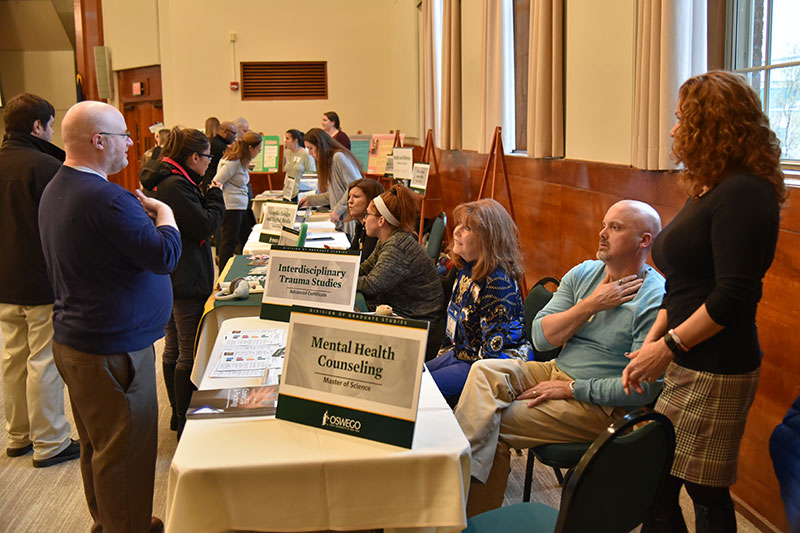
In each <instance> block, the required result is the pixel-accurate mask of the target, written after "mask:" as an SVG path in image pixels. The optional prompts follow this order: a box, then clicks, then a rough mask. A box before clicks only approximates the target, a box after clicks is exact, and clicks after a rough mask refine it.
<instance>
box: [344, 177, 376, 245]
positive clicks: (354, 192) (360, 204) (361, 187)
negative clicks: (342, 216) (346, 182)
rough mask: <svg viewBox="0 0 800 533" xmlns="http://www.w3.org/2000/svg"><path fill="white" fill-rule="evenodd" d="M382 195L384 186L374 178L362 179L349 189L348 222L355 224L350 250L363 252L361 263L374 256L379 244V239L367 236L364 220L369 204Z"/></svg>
mask: <svg viewBox="0 0 800 533" xmlns="http://www.w3.org/2000/svg"><path fill="white" fill-rule="evenodd" d="M382 193H383V185H381V184H380V183H379V182H378V180H374V179H372V178H361V179H360V180H356V181H354V182H353V183H351V184H350V186H349V187H348V188H347V220H352V221H354V222H355V230H354V231H353V240H352V241H351V242H350V249H351V250H361V261H365V260H366V259H367V258H368V257H369V256H370V255H372V251H373V250H374V249H375V245H376V244H378V239H377V238H375V237H370V236H369V235H367V232H366V230H365V229H364V222H363V220H364V214H365V213H366V211H367V206H368V205H369V203H370V202H371V201H372V199H373V198H375V197H376V196H378V195H379V194H382Z"/></svg>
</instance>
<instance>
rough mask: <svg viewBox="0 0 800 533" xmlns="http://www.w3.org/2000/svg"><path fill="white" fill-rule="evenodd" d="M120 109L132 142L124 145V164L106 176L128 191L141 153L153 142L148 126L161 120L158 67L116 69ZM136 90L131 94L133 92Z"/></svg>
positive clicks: (135, 185)
mask: <svg viewBox="0 0 800 533" xmlns="http://www.w3.org/2000/svg"><path fill="white" fill-rule="evenodd" d="M117 81H118V84H117V87H119V93H120V94H119V97H120V110H121V111H122V116H123V117H125V123H126V124H127V126H128V131H130V132H131V140H132V141H133V146H131V147H130V148H129V149H128V166H127V167H125V170H123V171H122V172H120V173H118V174H116V175H114V176H110V177H109V179H110V180H111V181H113V182H114V183H117V184H119V185H121V186H123V187H125V188H126V189H128V190H129V191H133V190H134V189H138V188H139V169H140V168H141V161H142V156H144V153H145V152H146V151H147V150H149V149H150V148H152V147H153V146H154V144H155V139H154V137H153V134H151V133H150V130H149V128H150V126H152V125H153V124H156V123H158V122H163V121H164V111H163V109H162V105H161V67H160V66H158V65H156V66H152V67H142V68H135V69H129V70H121V71H119V72H118V73H117ZM137 92H138V93H139V94H135V93H137Z"/></svg>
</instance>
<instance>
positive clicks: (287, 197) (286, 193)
mask: <svg viewBox="0 0 800 533" xmlns="http://www.w3.org/2000/svg"><path fill="white" fill-rule="evenodd" d="M294 183H295V178H294V176H286V177H285V178H284V179H283V194H282V197H283V199H284V201H286V202H289V201H291V200H292V198H293V194H294Z"/></svg>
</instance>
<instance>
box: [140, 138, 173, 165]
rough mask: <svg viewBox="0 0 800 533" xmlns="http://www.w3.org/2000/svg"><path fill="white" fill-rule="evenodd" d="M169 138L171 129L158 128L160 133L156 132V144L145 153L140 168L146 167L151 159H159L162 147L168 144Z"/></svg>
mask: <svg viewBox="0 0 800 533" xmlns="http://www.w3.org/2000/svg"><path fill="white" fill-rule="evenodd" d="M167 139H169V130H168V129H166V128H162V129H160V130H158V133H156V134H155V140H156V145H155V146H153V147H152V148H150V149H149V150H148V151H146V152H145V153H144V155H143V156H142V161H141V166H140V168H144V167H146V166H147V164H148V163H149V162H150V161H157V160H158V158H159V157H161V149H162V147H163V146H164V145H165V144H167Z"/></svg>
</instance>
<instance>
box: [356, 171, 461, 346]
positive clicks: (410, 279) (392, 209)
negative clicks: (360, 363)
mask: <svg viewBox="0 0 800 533" xmlns="http://www.w3.org/2000/svg"><path fill="white" fill-rule="evenodd" d="M416 218H417V206H416V203H415V201H414V197H413V196H412V193H411V191H410V190H409V189H408V188H407V187H405V186H403V185H395V186H393V187H392V188H391V189H390V190H388V191H386V192H385V193H383V194H381V195H380V196H376V197H375V198H374V199H373V200H372V202H370V203H369V205H368V206H367V209H366V211H365V212H364V228H365V230H366V232H367V235H369V236H370V237H376V238H377V239H378V244H377V246H376V247H375V251H373V252H372V255H370V256H369V258H368V259H367V260H366V261H364V262H363V263H361V269H360V270H359V277H358V290H359V292H361V293H362V294H364V296H365V297H366V299H367V302H368V303H369V304H370V305H371V307H374V306H377V305H378V304H388V305H390V306H391V307H392V309H393V310H394V312H395V313H396V314H398V315H400V316H402V317H404V318H413V319H417V320H426V321H428V322H430V328H429V329H428V349H427V351H426V357H425V358H426V360H427V359H429V358H430V357H433V356H434V355H436V351H437V349H438V347H439V344H440V342H441V339H442V335H443V333H444V303H445V302H444V292H443V291H442V284H441V282H440V281H439V275H438V274H437V273H436V269H435V268H434V266H433V261H431V258H430V257H428V254H427V253H425V250H423V249H422V247H421V246H420V245H419V243H418V242H417V236H416V235H415V234H414V224H415V221H416Z"/></svg>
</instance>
